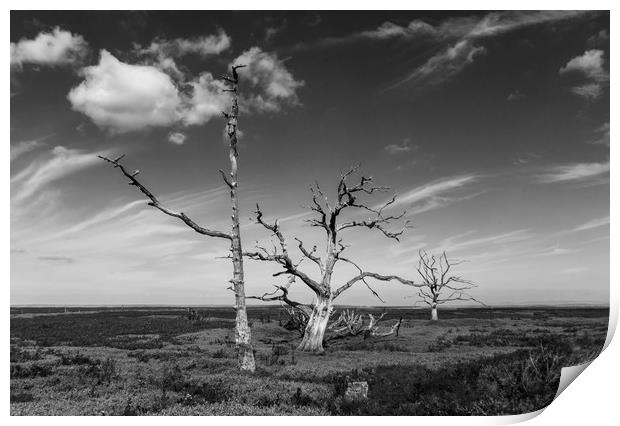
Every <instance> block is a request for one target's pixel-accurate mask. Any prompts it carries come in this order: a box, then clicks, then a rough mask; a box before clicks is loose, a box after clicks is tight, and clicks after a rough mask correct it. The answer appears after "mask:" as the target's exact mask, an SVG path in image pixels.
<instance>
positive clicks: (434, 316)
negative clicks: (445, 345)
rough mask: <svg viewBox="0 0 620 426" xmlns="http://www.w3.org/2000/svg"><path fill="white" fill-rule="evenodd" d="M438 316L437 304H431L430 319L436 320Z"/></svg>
mask: <svg viewBox="0 0 620 426" xmlns="http://www.w3.org/2000/svg"><path fill="white" fill-rule="evenodd" d="M438 319H439V317H438V316H437V305H436V304H433V306H432V308H431V321H437V320H438Z"/></svg>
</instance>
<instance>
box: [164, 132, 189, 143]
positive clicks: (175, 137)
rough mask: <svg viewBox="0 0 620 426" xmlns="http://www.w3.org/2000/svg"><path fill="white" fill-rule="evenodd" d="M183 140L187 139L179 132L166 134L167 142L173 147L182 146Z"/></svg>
mask: <svg viewBox="0 0 620 426" xmlns="http://www.w3.org/2000/svg"><path fill="white" fill-rule="evenodd" d="M185 139H187V135H185V133H181V132H170V133H168V142H170V143H173V144H175V145H183V144H184V143H185Z"/></svg>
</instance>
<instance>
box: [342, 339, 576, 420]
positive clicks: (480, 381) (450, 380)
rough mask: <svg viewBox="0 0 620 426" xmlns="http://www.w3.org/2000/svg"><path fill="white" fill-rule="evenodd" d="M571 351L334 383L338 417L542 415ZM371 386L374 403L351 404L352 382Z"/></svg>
mask: <svg viewBox="0 0 620 426" xmlns="http://www.w3.org/2000/svg"><path fill="white" fill-rule="evenodd" d="M569 356H570V351H568V352H567V351H566V348H563V347H562V346H556V347H554V348H548V347H545V346H544V345H542V344H539V345H537V346H536V348H535V349H533V350H531V351H527V350H520V351H518V352H515V353H512V354H508V355H497V356H495V357H492V358H488V359H482V360H476V361H470V362H460V363H457V364H455V365H451V366H446V367H442V368H440V369H430V368H427V367H424V366H421V365H412V366H409V367H404V366H381V367H377V368H374V369H371V370H363V371H361V372H359V371H358V372H352V374H349V375H348V377H346V376H343V375H340V376H337V377H334V378H332V383H333V385H334V389H335V395H334V399H333V401H332V403H331V406H330V410H331V412H332V413H333V414H338V415H343V414H345V415H350V414H354V415H472V414H478V415H504V414H521V413H526V412H531V411H535V410H538V409H540V408H543V407H545V406H546V405H548V404H549V403H550V402H551V401H552V400H553V398H554V396H555V393H556V391H557V387H558V384H559V379H560V371H561V367H562V366H563V365H565V363H566V362H567V360H568V358H569ZM356 380H366V381H368V384H369V399H368V400H366V401H358V402H346V401H344V399H343V398H342V395H343V394H344V390H345V389H346V384H347V383H348V382H349V381H356Z"/></svg>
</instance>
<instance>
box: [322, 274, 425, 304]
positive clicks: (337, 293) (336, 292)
mask: <svg viewBox="0 0 620 426" xmlns="http://www.w3.org/2000/svg"><path fill="white" fill-rule="evenodd" d="M366 277H368V278H374V279H376V280H379V281H392V280H395V281H399V282H400V283H401V284H404V285H409V286H413V287H421V286H423V285H424V284H416V283H415V282H413V281H411V280H407V279H405V278H402V277H399V276H398V275H381V274H377V273H375V272H362V273H360V274H359V275H357V276H355V277H353V278H351V279H350V280H349V281H347V283H346V284H343V285H342V286H341V287H339V288H338V289H336V290H334V292H333V293H332V299H335V298H336V297H338V296H340V294H341V293H342V292H343V291H345V290H347V289H349V288H350V287H351V286H352V285H353V284H355V283H356V282H358V281H361V280H363V279H364V278H366Z"/></svg>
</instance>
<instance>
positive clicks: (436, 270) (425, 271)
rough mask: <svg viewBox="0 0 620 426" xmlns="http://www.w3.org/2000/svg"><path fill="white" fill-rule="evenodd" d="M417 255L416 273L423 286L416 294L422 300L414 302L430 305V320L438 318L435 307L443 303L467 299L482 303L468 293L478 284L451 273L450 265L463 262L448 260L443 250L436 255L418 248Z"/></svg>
mask: <svg viewBox="0 0 620 426" xmlns="http://www.w3.org/2000/svg"><path fill="white" fill-rule="evenodd" d="M419 257H420V259H419V260H418V274H419V275H420V277H422V282H423V283H424V286H423V287H421V288H419V290H418V296H420V298H421V299H422V300H420V301H418V302H416V303H420V302H423V303H426V304H427V305H428V306H430V308H431V320H433V321H437V320H438V319H439V317H438V315H437V307H438V306H439V305H442V304H444V303H448V302H454V301H459V300H469V301H472V302H476V303H480V304H481V305H484V303H482V302H480V301H479V300H477V299H475V298H474V297H473V296H471V295H470V294H469V293H468V291H469V290H471V289H472V288H475V287H477V286H478V285H477V284H476V283H474V282H472V281H469V280H466V279H465V278H463V277H461V276H459V275H451V269H452V267H454V266H456V265H459V264H461V263H463V261H450V260H448V256H447V255H446V252H445V251H444V252H443V253H442V254H441V255H439V256H436V255H434V254H431V255H429V254H428V253H427V252H426V251H424V250H420V252H419Z"/></svg>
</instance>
